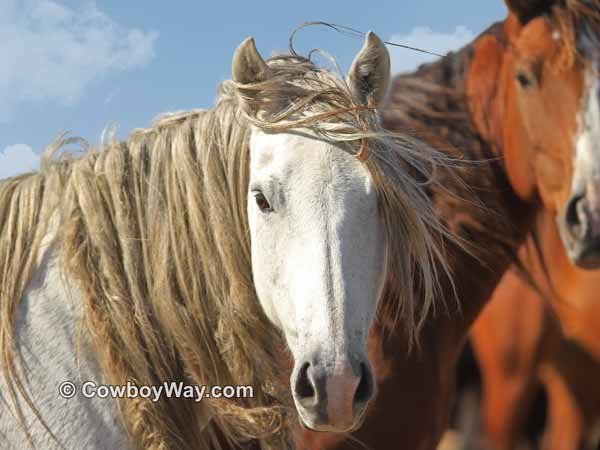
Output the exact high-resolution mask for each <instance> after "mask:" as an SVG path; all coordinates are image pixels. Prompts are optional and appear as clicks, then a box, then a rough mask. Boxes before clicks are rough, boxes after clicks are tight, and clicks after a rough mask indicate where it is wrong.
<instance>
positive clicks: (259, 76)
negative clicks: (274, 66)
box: [231, 37, 269, 84]
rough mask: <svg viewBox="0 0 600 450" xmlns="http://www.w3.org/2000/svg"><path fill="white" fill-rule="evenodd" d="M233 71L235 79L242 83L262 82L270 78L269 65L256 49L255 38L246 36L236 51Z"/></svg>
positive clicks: (232, 65) (232, 64)
mask: <svg viewBox="0 0 600 450" xmlns="http://www.w3.org/2000/svg"><path fill="white" fill-rule="evenodd" d="M231 73H232V75H233V80H234V81H236V82H237V83H241V84H250V83H260V82H262V81H266V80H267V79H268V78H269V66H267V63H266V62H265V60H264V59H262V56H260V54H259V53H258V50H256V45H255V44H254V38H252V37H249V38H246V40H245V41H244V42H242V43H241V44H240V46H239V47H238V48H237V50H236V51H235V54H234V55H233V61H232V63H231Z"/></svg>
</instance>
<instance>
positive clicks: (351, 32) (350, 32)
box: [288, 20, 444, 57]
mask: <svg viewBox="0 0 600 450" xmlns="http://www.w3.org/2000/svg"><path fill="white" fill-rule="evenodd" d="M315 25H320V26H324V27H329V28H332V29H333V30H335V31H337V32H338V33H341V34H345V35H347V36H351V37H355V38H364V37H365V36H366V35H367V33H365V32H363V31H359V30H357V29H355V28H351V27H348V26H346V25H338V24H335V23H329V22H323V21H320V20H311V21H307V22H302V23H301V24H300V25H298V26H297V27H296V28H295V29H294V30H293V31H292V33H291V34H290V38H289V44H288V46H289V50H290V53H291V54H292V55H297V53H296V50H295V49H294V37H295V36H296V33H297V32H298V31H300V30H302V29H303V28H307V27H310V26H315ZM383 43H384V44H387V45H391V46H393V47H400V48H405V49H407V50H412V51H415V52H420V53H426V54H428V55H433V56H440V57H443V56H444V55H442V54H439V53H435V52H432V51H429V50H425V49H422V48H418V47H412V46H410V45H406V44H399V43H397V42H389V41H383Z"/></svg>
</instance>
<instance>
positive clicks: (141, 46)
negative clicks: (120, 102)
mask: <svg viewBox="0 0 600 450" xmlns="http://www.w3.org/2000/svg"><path fill="white" fill-rule="evenodd" d="M157 36H158V35H157V33H155V32H145V31H142V30H139V29H137V28H126V27H124V26H121V25H119V24H118V23H116V22H115V21H113V20H112V19H111V18H110V17H108V16H107V15H106V14H105V13H103V12H102V11H100V10H99V9H98V8H97V7H96V5H95V3H94V2H93V1H92V2H87V3H85V5H84V6H83V7H81V8H79V9H71V8H69V7H67V6H64V5H61V4H60V3H58V2H55V1H51V0H0V55H2V61H1V63H0V64H1V67H2V68H1V69H0V121H7V120H8V119H9V118H10V117H11V115H12V114H13V113H14V112H15V108H16V107H17V106H18V105H19V104H21V103H22V102H55V103H59V104H70V103H73V102H74V101H76V100H77V99H78V98H79V97H81V95H82V93H83V92H84V90H85V88H86V87H87V86H88V85H89V84H90V82H92V81H93V80H95V79H97V78H99V77H101V76H103V75H106V74H108V73H112V72H119V71H125V70H131V69H134V68H138V67H142V66H144V65H146V64H148V62H149V61H150V60H151V59H152V58H153V57H154V44H155V41H156V38H157Z"/></svg>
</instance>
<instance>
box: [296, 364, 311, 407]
mask: <svg viewBox="0 0 600 450" xmlns="http://www.w3.org/2000/svg"><path fill="white" fill-rule="evenodd" d="M309 369H310V363H309V362H307V363H304V364H303V365H302V367H300V370H298V375H297V377H296V383H295V386H294V391H295V392H296V395H297V396H298V399H299V400H308V399H311V398H313V397H314V396H315V394H316V393H315V388H314V386H313V382H312V380H311V379H310V375H309V373H308V371H309Z"/></svg>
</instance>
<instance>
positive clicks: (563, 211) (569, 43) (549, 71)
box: [471, 0, 600, 268]
mask: <svg viewBox="0 0 600 450" xmlns="http://www.w3.org/2000/svg"><path fill="white" fill-rule="evenodd" d="M506 3H507V5H508V8H509V11H510V14H509V17H508V19H507V20H506V21H505V23H504V33H502V38H499V37H498V36H493V35H488V36H484V37H483V38H482V39H480V41H479V42H478V43H476V45H475V50H476V56H475V60H474V64H475V65H476V66H477V67H474V68H472V70H473V69H477V70H478V71H479V72H480V75H481V74H484V73H486V72H487V73H490V71H491V70H495V71H496V75H497V76H496V77H492V78H490V80H493V81H480V82H479V86H475V85H476V83H475V84H474V83H471V95H476V94H477V93H478V92H477V89H479V90H481V89H482V87H481V86H483V85H485V84H486V83H487V84H488V90H490V89H491V90H493V91H494V94H495V99H496V102H495V103H496V105H497V106H496V108H495V110H494V111H493V112H492V113H491V115H492V117H486V118H482V117H480V120H484V121H486V122H488V123H489V122H490V120H491V121H493V120H494V117H493V115H494V114H496V117H495V119H496V120H497V123H501V124H502V126H501V127H497V128H498V129H501V131H490V133H492V134H493V133H501V135H497V136H495V138H496V141H497V142H498V141H499V142H501V145H502V148H503V149H504V156H505V159H506V166H507V171H508V173H509V177H510V179H511V183H512V184H513V186H514V187H515V189H516V191H517V193H518V194H519V195H520V196H521V197H522V198H525V199H528V200H529V199H533V198H534V197H536V196H538V195H539V197H540V198H541V200H542V202H543V204H544V206H545V207H546V208H547V209H548V210H550V211H551V212H552V213H553V214H554V215H555V217H556V220H557V223H558V225H559V228H560V233H561V237H562V240H563V243H564V246H565V248H566V250H567V253H568V255H569V257H570V258H571V260H572V261H573V262H574V263H576V264H577V265H579V266H581V267H586V268H595V267H599V266H600V103H599V102H600V71H599V68H600V1H598V0H556V1H555V0H507V1H506ZM493 67H495V69H493ZM482 71H484V72H482ZM471 78H473V76H471ZM479 78H481V76H479ZM492 84H495V85H494V86H491V85H492ZM473 86H475V87H474V88H473ZM488 127H489V128H490V129H491V128H492V127H491V126H490V125H488Z"/></svg>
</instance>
